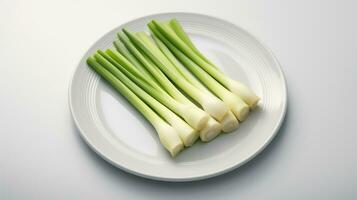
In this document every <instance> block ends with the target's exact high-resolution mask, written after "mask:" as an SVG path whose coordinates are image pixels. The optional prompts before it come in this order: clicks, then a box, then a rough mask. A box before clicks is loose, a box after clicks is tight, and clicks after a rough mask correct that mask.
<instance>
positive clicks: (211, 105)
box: [123, 29, 228, 120]
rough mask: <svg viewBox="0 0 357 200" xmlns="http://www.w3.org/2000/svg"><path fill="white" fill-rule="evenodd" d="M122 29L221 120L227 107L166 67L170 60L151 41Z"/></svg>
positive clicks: (206, 109)
mask: <svg viewBox="0 0 357 200" xmlns="http://www.w3.org/2000/svg"><path fill="white" fill-rule="evenodd" d="M123 31H124V33H125V34H126V35H127V36H128V37H129V39H130V40H131V41H132V42H133V43H134V44H135V45H137V47H138V48H140V49H141V50H142V51H143V52H144V53H145V54H146V55H147V56H148V57H149V58H150V59H151V60H152V61H153V62H154V63H155V64H156V65H157V66H158V67H159V68H160V70H162V71H163V72H164V73H165V74H166V75H167V76H168V77H169V78H170V79H171V80H172V81H173V82H174V83H175V84H176V86H178V87H180V89H182V90H183V91H184V92H185V93H186V94H188V95H189V96H190V97H191V98H193V99H194V100H195V101H196V102H198V103H199V104H200V105H201V106H202V107H203V109H204V110H205V111H206V112H208V113H209V114H210V115H211V116H212V117H215V118H216V119H218V120H221V119H222V118H223V117H224V116H225V114H227V112H228V108H227V107H226V106H225V105H224V103H223V102H222V101H220V100H219V99H218V98H217V97H215V96H213V95H208V94H207V93H205V92H202V91H200V90H199V89H197V88H196V87H194V86H193V85H192V84H190V83H189V82H188V81H187V80H185V79H182V78H181V77H180V76H179V75H177V74H176V73H175V71H173V70H171V68H170V67H167V65H171V63H170V61H169V60H167V58H166V57H165V56H164V55H163V54H162V53H161V51H160V50H159V49H158V48H157V47H156V46H155V44H154V43H152V41H150V40H148V41H143V40H144V39H145V37H141V38H140V39H139V38H138V37H137V36H136V35H134V34H132V33H130V32H129V31H127V30H125V29H123ZM144 34H145V33H144ZM145 36H146V34H145ZM146 37H147V36H146Z"/></svg>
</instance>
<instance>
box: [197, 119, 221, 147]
mask: <svg viewBox="0 0 357 200" xmlns="http://www.w3.org/2000/svg"><path fill="white" fill-rule="evenodd" d="M221 130H222V125H221V124H220V123H218V122H217V121H216V120H215V119H213V118H212V117H210V118H209V119H208V121H207V124H206V126H205V127H204V128H203V129H202V130H201V131H200V138H201V140H202V141H203V142H209V141H211V140H213V139H214V138H215V137H217V135H219V133H220V132H221Z"/></svg>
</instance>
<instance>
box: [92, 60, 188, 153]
mask: <svg viewBox="0 0 357 200" xmlns="http://www.w3.org/2000/svg"><path fill="white" fill-rule="evenodd" d="M87 63H88V65H89V66H90V67H91V68H92V69H93V70H95V71H96V72H97V73H98V74H100V75H101V76H102V77H103V78H104V79H105V80H106V81H108V82H109V83H110V84H111V85H112V86H113V87H114V88H115V89H116V90H117V91H119V92H120V93H121V94H122V95H123V96H124V97H125V98H126V99H127V100H128V101H129V102H130V103H131V104H132V105H133V106H134V107H135V108H136V109H137V110H138V111H140V113H141V114H142V115H143V116H144V117H145V118H146V119H147V120H148V121H149V122H150V123H151V124H152V126H153V127H154V128H155V130H156V132H157V134H158V135H159V138H160V142H161V144H162V145H163V146H164V147H165V148H166V149H167V150H168V151H169V152H170V154H171V156H176V155H177V154H178V153H179V152H180V151H181V150H182V149H183V148H184V145H183V143H182V141H181V139H180V137H179V136H178V134H177V132H176V130H175V129H174V128H173V127H172V126H170V125H169V124H167V123H166V122H165V121H164V120H163V119H161V118H160V117H159V116H158V115H157V114H156V113H155V112H154V111H153V110H152V109H151V108H150V107H149V106H147V105H146V104H145V103H144V102H143V101H142V100H141V99H140V98H138V97H137V96H136V95H135V94H134V93H133V92H132V91H130V89H129V88H127V87H126V86H125V85H124V84H123V83H122V82H121V81H119V80H118V79H117V78H116V77H115V76H114V75H113V74H111V73H110V72H109V71H108V70H106V69H105V68H104V67H102V66H101V65H100V64H99V63H98V62H96V60H95V59H94V58H93V57H89V58H88V59H87Z"/></svg>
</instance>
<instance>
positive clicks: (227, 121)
mask: <svg viewBox="0 0 357 200" xmlns="http://www.w3.org/2000/svg"><path fill="white" fill-rule="evenodd" d="M221 125H222V131H223V132H225V133H228V132H231V131H233V130H235V129H237V128H238V127H239V122H238V120H237V118H236V117H235V116H234V114H233V113H232V112H231V111H229V112H228V113H227V114H226V116H224V118H223V120H222V121H221Z"/></svg>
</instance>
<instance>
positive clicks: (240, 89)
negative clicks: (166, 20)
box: [150, 20, 260, 108]
mask: <svg viewBox="0 0 357 200" xmlns="http://www.w3.org/2000/svg"><path fill="white" fill-rule="evenodd" d="M150 24H152V26H155V27H156V28H157V29H158V30H159V31H160V32H161V33H162V34H163V35H164V36H165V37H166V38H167V39H168V40H169V41H170V42H171V43H172V44H173V45H174V46H176V48H177V49H179V50H180V51H182V52H183V53H184V54H185V55H186V56H188V57H189V58H190V59H192V61H193V62H195V63H196V64H197V65H198V66H200V67H201V68H202V69H203V70H205V71H206V72H207V73H208V74H210V75H211V76H212V77H213V78H214V79H216V80H217V81H219V82H220V83H221V84H222V85H223V86H225V87H226V88H227V89H229V90H230V91H231V92H233V93H235V94H236V95H238V96H239V97H240V98H242V99H243V100H244V101H245V102H246V103H247V104H248V105H249V106H250V107H251V108H254V107H255V106H256V105H257V103H258V102H259V100H260V98H259V97H258V96H256V95H255V94H254V92H252V91H251V90H250V89H248V88H247V87H246V86H244V85H243V84H242V83H240V82H238V81H236V80H232V79H230V78H228V77H227V76H226V75H225V74H223V73H222V72H220V71H219V70H217V69H216V68H215V67H213V66H212V65H210V64H209V63H207V62H206V61H205V60H204V59H202V58H201V57H200V56H198V55H197V54H196V53H195V52H194V51H193V50H192V49H191V48H190V47H189V46H188V45H187V44H186V43H185V42H183V41H182V40H181V39H180V37H178V36H177V35H176V33H175V32H174V31H173V30H172V29H170V28H168V27H167V26H165V25H162V24H161V23H159V22H157V21H155V20H153V21H152V22H151V23H150Z"/></svg>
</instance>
